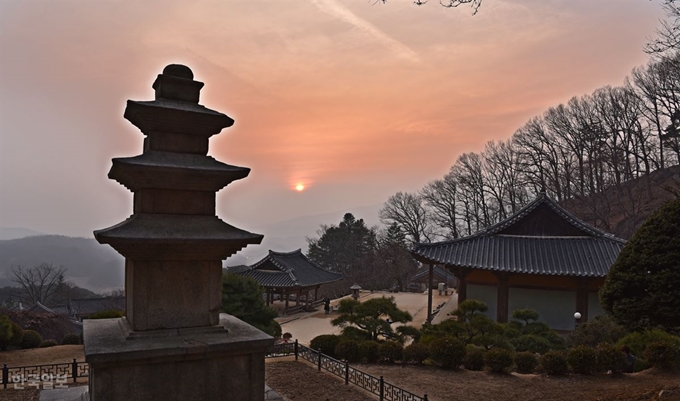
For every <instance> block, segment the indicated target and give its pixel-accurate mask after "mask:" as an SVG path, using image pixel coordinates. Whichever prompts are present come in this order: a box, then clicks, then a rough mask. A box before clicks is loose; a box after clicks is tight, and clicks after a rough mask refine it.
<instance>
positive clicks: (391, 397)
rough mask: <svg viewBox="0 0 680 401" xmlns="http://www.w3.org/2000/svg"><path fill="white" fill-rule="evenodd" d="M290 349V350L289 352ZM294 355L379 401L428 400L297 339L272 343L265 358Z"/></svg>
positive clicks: (296, 358) (425, 396)
mask: <svg viewBox="0 0 680 401" xmlns="http://www.w3.org/2000/svg"><path fill="white" fill-rule="evenodd" d="M291 350H292V352H291ZM291 355H294V356H295V360H296V361H297V360H298V358H302V359H304V360H306V361H307V362H310V363H312V364H314V365H316V367H317V369H318V370H319V372H320V371H321V369H323V370H326V371H328V372H330V373H331V374H333V375H335V376H338V377H339V378H341V379H343V380H344V381H345V384H350V383H351V384H354V385H357V386H359V387H361V388H362V389H364V390H366V391H368V392H370V393H373V394H375V395H377V396H378V398H379V399H380V401H428V398H427V394H425V395H423V396H422V397H421V396H419V395H417V394H414V393H411V392H410V391H407V390H404V389H403V388H400V387H397V386H395V385H394V384H391V383H388V382H386V381H385V379H384V378H383V377H382V376H379V377H376V376H373V375H370V374H368V373H366V372H363V371H361V370H359V369H356V368H353V367H351V366H349V363H348V362H346V361H340V360H337V359H335V358H332V357H330V356H328V355H325V354H323V353H321V351H316V350H313V349H311V348H309V347H305V346H304V345H302V344H299V343H298V341H297V340H295V342H294V343H283V344H276V345H273V346H272V347H271V348H270V349H269V352H268V354H267V358H276V357H281V356H291Z"/></svg>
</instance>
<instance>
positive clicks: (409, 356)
mask: <svg viewBox="0 0 680 401" xmlns="http://www.w3.org/2000/svg"><path fill="white" fill-rule="evenodd" d="M429 356H430V349H429V348H428V347H427V345H425V344H421V343H413V344H411V345H409V346H408V347H406V348H404V362H407V363H423V361H424V360H426V359H427V358H428V357H429Z"/></svg>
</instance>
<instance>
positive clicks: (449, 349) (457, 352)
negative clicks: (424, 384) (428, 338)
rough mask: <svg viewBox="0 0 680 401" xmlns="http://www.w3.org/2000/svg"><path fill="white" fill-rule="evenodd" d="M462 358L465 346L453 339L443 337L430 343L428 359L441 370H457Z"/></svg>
mask: <svg viewBox="0 0 680 401" xmlns="http://www.w3.org/2000/svg"><path fill="white" fill-rule="evenodd" d="M464 356H465V346H464V345H463V343H462V342H460V340H458V339H456V338H454V337H449V336H445V337H442V338H437V339H435V340H432V342H431V343H430V358H431V359H432V360H433V361H434V362H435V363H436V364H437V365H439V366H441V367H442V368H458V367H459V366H460V364H461V363H462V362H463V357H464Z"/></svg>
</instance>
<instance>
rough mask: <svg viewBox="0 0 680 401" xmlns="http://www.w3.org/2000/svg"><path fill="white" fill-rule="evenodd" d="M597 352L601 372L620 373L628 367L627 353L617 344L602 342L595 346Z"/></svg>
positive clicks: (598, 366) (598, 367)
mask: <svg viewBox="0 0 680 401" xmlns="http://www.w3.org/2000/svg"><path fill="white" fill-rule="evenodd" d="M595 354H596V358H597V369H598V370H599V371H600V372H609V371H611V372H612V374H618V373H622V372H623V370H624V369H625V368H626V354H625V353H623V352H621V350H620V349H619V347H617V346H615V345H611V344H605V343H602V344H600V345H598V346H597V348H595Z"/></svg>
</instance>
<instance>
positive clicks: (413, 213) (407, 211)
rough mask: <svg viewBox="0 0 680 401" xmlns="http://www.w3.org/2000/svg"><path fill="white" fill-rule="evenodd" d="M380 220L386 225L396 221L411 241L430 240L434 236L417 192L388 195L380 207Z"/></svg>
mask: <svg viewBox="0 0 680 401" xmlns="http://www.w3.org/2000/svg"><path fill="white" fill-rule="evenodd" d="M380 221H381V222H382V223H383V224H385V225H387V226H389V225H391V224H392V223H397V225H398V226H399V227H400V228H401V229H402V230H404V233H405V234H406V236H407V237H408V238H409V240H410V241H411V242H412V243H419V242H424V241H427V242H430V241H432V239H433V236H434V230H433V227H432V222H431V220H430V216H429V213H428V211H427V209H426V208H425V205H424V201H423V198H422V197H421V196H420V195H418V194H410V193H408V192H397V193H396V194H394V195H392V196H390V197H389V199H387V202H385V205H384V206H383V208H382V209H380Z"/></svg>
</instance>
